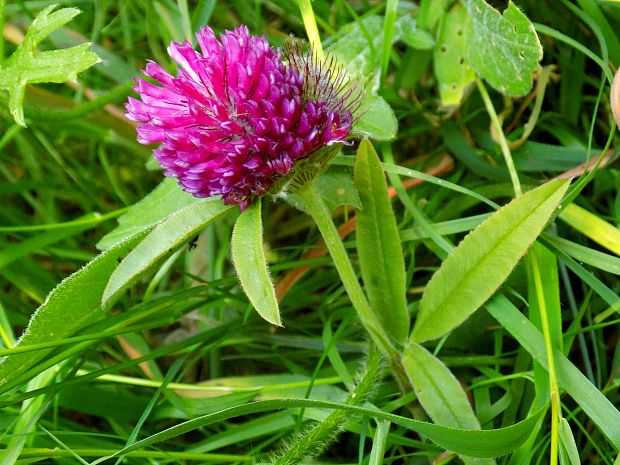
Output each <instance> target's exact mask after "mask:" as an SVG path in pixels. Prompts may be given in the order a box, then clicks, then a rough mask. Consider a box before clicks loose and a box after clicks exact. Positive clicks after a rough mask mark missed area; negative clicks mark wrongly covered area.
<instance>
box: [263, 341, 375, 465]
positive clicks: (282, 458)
mask: <svg viewBox="0 0 620 465" xmlns="http://www.w3.org/2000/svg"><path fill="white" fill-rule="evenodd" d="M381 361H382V357H381V354H380V353H379V352H378V351H377V350H376V349H374V348H373V347H371V349H370V353H369V355H368V360H367V361H366V364H365V367H364V369H363V370H360V373H359V374H358V379H359V381H358V383H357V386H356V387H355V390H354V391H353V393H352V394H351V395H350V396H349V398H348V399H347V402H346V403H347V404H349V405H360V404H362V403H364V402H365V401H366V400H368V399H369V398H370V397H371V395H372V393H373V391H374V388H375V386H376V384H377V382H378V380H379V378H380V374H381V367H382V362H381ZM351 415H352V414H351V413H350V412H347V411H345V410H335V411H334V412H333V413H331V414H330V415H329V416H328V417H327V418H326V419H325V420H323V421H322V422H321V423H319V424H317V425H315V426H313V427H312V428H310V429H308V430H305V431H302V432H301V433H300V434H299V435H298V436H296V437H295V438H294V439H293V440H292V442H291V443H290V444H288V445H287V446H286V447H285V450H284V451H282V452H281V453H279V454H278V453H276V457H277V458H276V459H275V460H274V461H273V464H274V465H294V464H297V463H299V462H301V461H302V460H304V459H307V458H311V457H316V456H317V455H319V454H321V453H322V452H323V451H324V450H325V449H326V448H327V446H329V444H330V443H331V442H333V441H334V440H335V439H336V437H337V434H338V433H339V432H340V431H342V430H343V429H344V426H345V425H346V423H347V421H348V420H349V419H350V418H351Z"/></svg>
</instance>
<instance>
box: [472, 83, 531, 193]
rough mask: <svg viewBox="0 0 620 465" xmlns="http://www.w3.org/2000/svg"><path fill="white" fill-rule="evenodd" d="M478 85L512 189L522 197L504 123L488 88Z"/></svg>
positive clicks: (481, 84)
mask: <svg viewBox="0 0 620 465" xmlns="http://www.w3.org/2000/svg"><path fill="white" fill-rule="evenodd" d="M476 84H477V85H478V92H480V96H481V97H482V101H483V102H484V106H485V107H486V109H487V113H488V114H489V117H490V118H491V124H492V125H493V128H494V129H495V132H496V133H497V137H498V138H499V146H500V147H501V148H502V154H503V155H504V160H505V162H506V166H507V167H508V172H509V173H510V181H511V182H512V188H513V189H514V191H515V197H520V196H521V194H523V191H522V190H521V182H520V181H519V175H518V173H517V169H516V167H515V164H514V161H513V160H512V155H511V153H510V147H508V141H507V140H506V136H505V135H504V131H503V130H502V123H500V121H499V118H498V116H497V113H496V112H495V108H494V107H493V102H491V97H489V93H488V92H487V89H486V87H484V84H483V83H482V81H481V80H480V79H476Z"/></svg>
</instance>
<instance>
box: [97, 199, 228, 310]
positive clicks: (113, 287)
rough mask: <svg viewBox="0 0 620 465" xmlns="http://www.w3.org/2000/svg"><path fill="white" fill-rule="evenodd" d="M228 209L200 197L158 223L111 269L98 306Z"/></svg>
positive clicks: (106, 304)
mask: <svg viewBox="0 0 620 465" xmlns="http://www.w3.org/2000/svg"><path fill="white" fill-rule="evenodd" d="M231 208H233V207H232V206H230V205H224V203H223V202H222V199H220V198H219V197H211V198H208V199H201V200H198V201H196V202H194V203H192V204H190V205H188V206H187V207H185V208H182V209H181V210H179V211H177V212H176V213H174V214H172V215H170V216H169V217H168V218H166V219H165V220H164V221H162V222H161V223H159V224H158V225H157V226H156V227H155V229H153V231H152V232H151V233H150V234H149V235H148V236H146V238H145V239H144V240H143V241H142V242H140V244H138V246H137V247H136V248H135V249H133V250H132V251H131V252H130V253H129V254H128V255H127V256H126V257H125V258H124V259H123V261H121V262H120V264H119V265H118V268H116V270H114V273H112V276H110V280H109V281H108V284H107V286H106V288H105V290H104V292H103V297H102V298H101V305H102V307H103V308H108V307H109V306H110V305H112V304H113V303H114V301H115V300H116V298H117V297H118V296H119V295H120V294H121V292H123V291H124V290H125V289H127V288H128V287H129V286H131V285H132V284H133V283H135V282H136V281H138V279H140V277H141V276H143V275H144V274H145V273H146V272H148V271H149V270H151V269H153V268H154V267H155V266H156V265H157V264H159V263H161V262H162V261H163V260H164V259H166V258H167V257H169V256H170V255H172V254H173V253H174V252H175V251H176V250H177V249H178V248H179V247H181V246H183V245H184V244H185V243H186V242H187V241H189V240H190V239H191V238H192V237H193V236H195V235H196V234H198V233H199V232H201V231H202V230H203V229H204V228H205V227H206V226H207V225H208V224H209V223H212V222H213V221H215V220H216V219H218V218H220V217H221V216H223V215H224V214H225V213H226V212H228V211H229V210H230V209H231Z"/></svg>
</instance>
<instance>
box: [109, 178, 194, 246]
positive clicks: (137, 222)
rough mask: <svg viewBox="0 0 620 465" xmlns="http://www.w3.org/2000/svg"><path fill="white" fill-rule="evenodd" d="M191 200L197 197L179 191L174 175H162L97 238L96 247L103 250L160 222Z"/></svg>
mask: <svg viewBox="0 0 620 465" xmlns="http://www.w3.org/2000/svg"><path fill="white" fill-rule="evenodd" d="M195 202H198V199H197V198H196V197H194V196H192V195H191V194H188V193H187V192H183V189H182V188H181V186H179V184H178V182H177V180H176V179H173V178H166V179H164V180H163V181H162V182H161V184H160V185H159V186H157V187H156V188H155V189H153V190H152V191H151V192H150V193H149V194H148V195H147V196H146V197H144V198H143V199H142V200H140V201H139V202H137V203H135V204H133V205H132V206H131V207H130V208H129V210H128V211H127V213H125V214H124V215H123V216H121V217H120V218H119V219H118V226H117V227H116V228H115V229H114V230H112V231H111V232H109V233H108V234H106V235H105V236H103V237H102V238H101V240H100V241H99V242H98V243H97V248H98V249H99V250H107V249H109V248H110V247H112V246H114V245H116V244H118V243H119V242H121V241H123V240H124V239H125V238H127V237H130V236H131V235H133V234H135V233H137V232H138V231H143V230H144V229H146V228H148V227H150V226H153V225H155V224H158V223H160V222H161V221H163V220H165V219H166V218H168V217H169V216H170V215H172V214H174V213H175V212H176V211H178V210H180V209H181V208H184V207H187V206H188V205H190V204H192V203H195Z"/></svg>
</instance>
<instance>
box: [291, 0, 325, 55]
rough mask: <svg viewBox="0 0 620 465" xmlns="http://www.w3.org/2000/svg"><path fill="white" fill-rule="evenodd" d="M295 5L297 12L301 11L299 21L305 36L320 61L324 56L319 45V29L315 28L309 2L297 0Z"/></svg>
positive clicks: (321, 46) (308, 0)
mask: <svg viewBox="0 0 620 465" xmlns="http://www.w3.org/2000/svg"><path fill="white" fill-rule="evenodd" d="M297 4H298V5H299V11H301V19H302V20H303V22H304V27H305V28H306V35H307V36H308V40H309V41H310V45H311V47H312V50H313V51H314V53H316V57H317V58H318V59H319V60H322V59H323V56H324V55H323V45H322V44H321V36H320V35H319V29H318V28H317V27H316V18H315V17H314V10H313V9H312V3H311V0H297Z"/></svg>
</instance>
